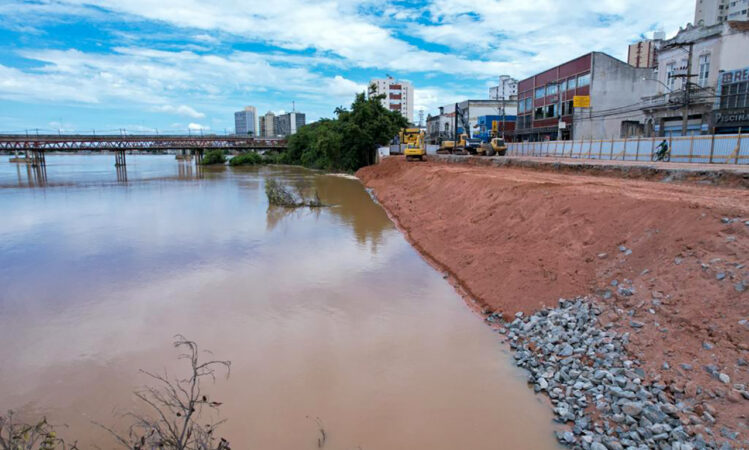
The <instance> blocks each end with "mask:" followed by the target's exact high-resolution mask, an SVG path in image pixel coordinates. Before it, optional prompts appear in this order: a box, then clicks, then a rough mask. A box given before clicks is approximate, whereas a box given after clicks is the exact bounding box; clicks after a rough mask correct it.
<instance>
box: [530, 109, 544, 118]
mask: <svg viewBox="0 0 749 450" xmlns="http://www.w3.org/2000/svg"><path fill="white" fill-rule="evenodd" d="M543 118H544V109H543V108H536V112H535V113H534V114H533V120H538V119H543Z"/></svg>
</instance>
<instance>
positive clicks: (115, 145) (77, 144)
mask: <svg viewBox="0 0 749 450" xmlns="http://www.w3.org/2000/svg"><path fill="white" fill-rule="evenodd" d="M214 149H221V150H230V151H247V150H251V151H257V150H284V149H286V141H285V140H283V139H263V138H253V137H250V136H237V135H227V136H221V135H199V136H198V135H98V136H97V135H82V134H78V135H73V134H70V135H55V134H47V135H37V134H34V135H20V134H0V152H13V153H16V154H18V153H20V152H23V153H24V154H25V155H26V162H28V163H29V164H31V165H45V164H46V162H45V158H44V154H45V152H51V151H59V152H74V151H92V152H113V153H114V155H115V165H117V166H124V165H125V164H126V161H125V154H126V153H127V152H135V151H137V152H156V151H158V152H162V151H165V150H180V151H182V153H185V152H190V153H192V154H193V155H194V156H195V162H196V163H197V164H200V163H201V162H202V160H203V153H204V151H206V150H214Z"/></svg>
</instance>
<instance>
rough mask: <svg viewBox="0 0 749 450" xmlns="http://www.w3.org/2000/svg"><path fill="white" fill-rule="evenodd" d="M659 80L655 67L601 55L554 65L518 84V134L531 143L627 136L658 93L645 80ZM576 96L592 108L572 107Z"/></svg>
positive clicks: (582, 57)
mask: <svg viewBox="0 0 749 450" xmlns="http://www.w3.org/2000/svg"><path fill="white" fill-rule="evenodd" d="M654 76H655V70H654V69H650V68H637V67H633V66H631V65H629V64H627V63H625V62H624V61H620V60H618V59H616V58H614V57H612V56H609V55H607V54H605V53H600V52H592V53H588V54H586V55H583V56H580V57H578V58H576V59H573V60H571V61H568V62H566V63H564V64H560V65H558V66H556V67H552V68H551V69H548V70H546V71H544V72H541V73H539V74H536V75H534V76H532V77H529V78H526V79H524V80H522V81H520V82H519V83H518V120H517V125H516V130H515V134H516V136H517V138H518V139H520V140H531V141H538V140H545V139H551V140H555V139H558V138H559V137H561V139H576V140H580V139H610V138H612V137H620V136H622V135H624V136H626V135H628V134H630V133H632V131H631V130H632V126H631V125H632V123H633V122H634V123H636V124H642V122H643V113H642V111H640V110H639V109H638V108H639V103H640V101H641V98H642V97H644V96H646V95H649V94H652V93H653V92H654V91H655V88H654V87H653V86H652V84H650V83H645V82H643V79H646V78H653V77H654ZM576 96H577V97H579V98H580V100H581V101H587V102H589V106H588V107H585V108H573V100H574V98H575V97H576ZM634 128H635V130H636V129H637V128H638V127H634Z"/></svg>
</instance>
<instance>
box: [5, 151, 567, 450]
mask: <svg viewBox="0 0 749 450" xmlns="http://www.w3.org/2000/svg"><path fill="white" fill-rule="evenodd" d="M127 158H128V166H127V171H126V173H123V171H119V172H118V171H116V170H115V168H114V167H113V163H114V157H113V156H48V158H47V169H46V171H45V172H44V173H41V172H40V171H33V170H31V169H30V168H27V167H26V166H19V165H17V164H12V163H9V162H8V157H7V156H2V157H0V213H2V218H1V219H0V342H2V345H1V346H0V361H2V364H0V408H1V409H3V410H8V409H11V408H12V409H14V410H17V411H19V412H20V413H21V415H22V416H25V417H38V416H41V415H46V416H47V417H48V418H50V420H51V421H52V422H54V423H57V424H66V425H67V428H65V429H64V430H63V434H64V435H65V436H68V437H71V436H74V437H75V438H76V439H78V440H79V442H80V443H81V444H83V448H90V447H91V446H92V445H94V444H98V445H99V446H100V447H102V448H114V443H113V441H112V440H111V439H110V438H109V437H108V435H107V434H106V433H105V432H104V431H103V430H101V429H100V428H98V427H97V426H96V425H93V424H92V421H98V422H102V423H105V424H107V425H112V426H114V427H116V428H117V427H122V426H123V425H124V422H123V419H122V418H121V414H122V413H123V412H125V411H129V410H133V409H136V410H137V409H138V408H139V404H138V403H137V401H136V399H135V398H134V396H133V395H132V392H133V390H134V389H136V388H138V386H140V385H142V384H143V383H146V382H147V381H148V380H147V379H146V377H145V376H144V375H142V374H141V373H140V372H139V369H145V370H151V371H162V372H163V371H164V370H166V371H167V372H168V373H169V374H174V375H180V374H185V373H186V372H185V369H186V365H185V363H184V361H178V360H177V359H176V356H177V352H176V350H175V349H174V348H173V347H172V340H173V336H174V335H175V334H177V333H181V334H183V335H185V336H186V337H188V338H190V339H193V340H195V341H197V342H198V343H199V345H200V346H201V348H203V349H209V350H211V351H212V352H213V356H214V357H215V358H219V359H228V360H231V363H232V366H231V376H230V377H229V378H228V379H224V378H223V377H219V378H217V380H216V382H215V384H213V383H210V382H209V383H206V384H205V385H204V388H205V390H206V391H208V392H209V393H210V396H211V398H212V399H215V400H216V401H220V402H222V403H223V405H222V406H221V409H220V414H221V417H222V418H226V419H227V422H226V423H225V424H224V425H223V427H222V428H220V431H221V433H220V434H221V435H222V436H225V437H226V438H227V439H228V440H229V441H230V442H231V443H232V444H233V445H232V447H233V448H236V449H250V448H254V449H295V450H296V449H305V448H308V449H315V448H317V447H318V445H317V439H318V435H319V429H318V428H319V426H322V427H323V428H324V429H325V431H326V436H327V438H326V442H325V445H324V448H326V449H341V450H343V449H355V448H362V449H365V450H366V449H450V450H455V449H499V448H505V449H545V448H547V449H552V448H557V446H556V444H555V441H554V439H553V435H552V430H553V425H552V421H551V418H552V416H551V412H550V411H549V409H548V407H547V406H545V405H543V404H542V403H541V402H540V401H539V400H538V399H537V398H536V397H535V396H534V395H533V393H532V391H531V390H529V389H528V388H527V387H526V384H525V380H524V375H523V372H521V371H519V370H518V369H516V368H514V367H513V366H512V364H511V359H510V355H509V354H508V353H507V352H506V350H505V348H504V347H503V346H502V344H500V342H499V339H498V335H497V334H496V333H495V332H493V331H492V330H491V329H490V328H489V327H487V326H485V325H484V324H483V323H482V319H481V318H480V317H479V316H477V315H476V314H474V313H473V312H471V310H470V309H469V308H468V307H467V306H466V305H465V303H464V302H463V300H462V299H461V298H460V296H458V295H457V294H456V292H455V291H454V290H453V288H452V287H451V286H450V285H449V284H448V283H447V282H446V280H444V279H443V277H442V275H441V274H440V273H439V272H437V271H435V270H434V269H433V268H431V267H430V266H429V265H428V264H427V263H426V262H425V261H424V260H423V259H422V258H421V257H420V256H419V254H418V253H417V252H416V251H415V250H414V249H413V248H411V246H410V245H409V244H408V243H407V242H406V240H405V239H404V237H403V236H402V235H401V234H400V233H399V232H398V230H397V229H396V228H395V227H394V225H393V224H392V223H391V222H390V220H389V219H388V217H387V216H386V214H385V212H384V211H383V210H382V209H381V207H380V206H379V205H377V204H376V203H375V202H373V201H372V200H371V199H370V197H369V196H368V194H367V192H366V191H365V190H364V188H363V187H362V186H361V184H360V183H359V182H358V181H357V180H355V179H350V178H345V177H338V176H330V175H324V174H320V173H316V172H312V171H307V170H303V169H298V168H276V167H274V168H271V167H263V168H248V169H241V170H236V169H230V168H223V167H222V168H217V169H202V170H196V169H195V167H194V166H191V165H189V164H186V163H181V162H177V161H175V160H174V157H173V156H140V157H133V156H128V157H127ZM269 177H276V178H278V179H280V180H282V181H283V182H284V183H287V184H290V185H298V186H300V187H301V188H302V189H307V190H317V192H318V193H319V195H320V198H321V199H322V201H323V202H325V203H327V204H330V205H333V206H331V207H329V208H324V209H318V210H309V209H298V210H293V211H288V210H279V209H273V208H270V209H269V207H268V204H267V200H266V198H265V193H264V189H263V187H264V182H265V180H267V179H268V178H269Z"/></svg>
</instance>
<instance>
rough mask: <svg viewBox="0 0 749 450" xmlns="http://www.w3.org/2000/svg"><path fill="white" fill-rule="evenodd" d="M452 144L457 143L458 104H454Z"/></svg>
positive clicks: (455, 144)
mask: <svg viewBox="0 0 749 450" xmlns="http://www.w3.org/2000/svg"><path fill="white" fill-rule="evenodd" d="M453 135H454V136H455V138H454V144H453V145H454V146H457V145H458V104H457V103H456V104H455V127H454V128H453Z"/></svg>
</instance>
